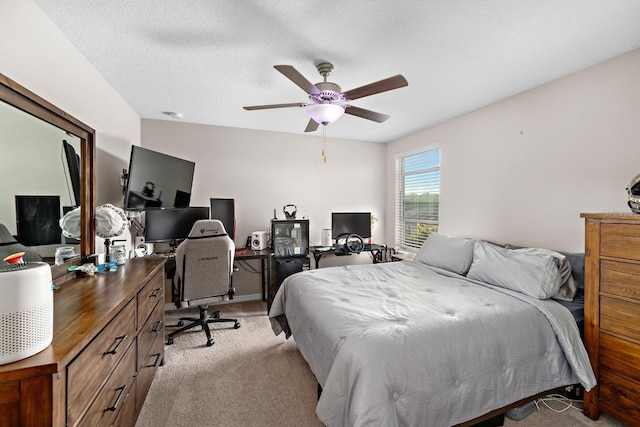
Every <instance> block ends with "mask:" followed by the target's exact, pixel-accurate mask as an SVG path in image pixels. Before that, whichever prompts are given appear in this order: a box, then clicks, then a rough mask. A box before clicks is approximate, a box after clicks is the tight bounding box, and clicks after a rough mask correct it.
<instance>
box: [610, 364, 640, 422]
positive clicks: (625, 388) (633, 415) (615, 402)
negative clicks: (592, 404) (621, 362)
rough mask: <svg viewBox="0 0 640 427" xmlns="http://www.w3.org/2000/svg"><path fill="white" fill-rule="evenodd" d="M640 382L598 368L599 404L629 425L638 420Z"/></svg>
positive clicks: (639, 411)
mask: <svg viewBox="0 0 640 427" xmlns="http://www.w3.org/2000/svg"><path fill="white" fill-rule="evenodd" d="M638 396H640V383H637V382H635V381H632V380H630V379H628V378H624V377H623V376H620V375H618V374H616V373H614V372H611V371H609V370H608V369H601V370H600V404H601V407H602V410H603V411H605V412H608V413H610V414H611V415H613V416H614V417H616V418H618V419H620V421H623V422H625V423H629V424H630V425H637V421H638V420H640V405H638Z"/></svg>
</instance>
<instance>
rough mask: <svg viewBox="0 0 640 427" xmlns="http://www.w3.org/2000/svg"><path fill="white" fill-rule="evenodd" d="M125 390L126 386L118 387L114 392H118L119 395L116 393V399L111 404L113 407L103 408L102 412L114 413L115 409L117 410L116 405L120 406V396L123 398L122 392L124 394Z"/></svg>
mask: <svg viewBox="0 0 640 427" xmlns="http://www.w3.org/2000/svg"><path fill="white" fill-rule="evenodd" d="M126 389H127V386H126V384H125V385H123V386H121V387H118V388H117V389H116V391H120V393H118V397H116V401H115V402H113V406H109V407H108V408H104V412H107V411H115V410H116V409H118V405H119V404H120V399H122V396H124V392H125V390H126Z"/></svg>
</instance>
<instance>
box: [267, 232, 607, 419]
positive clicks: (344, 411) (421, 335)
mask: <svg viewBox="0 0 640 427" xmlns="http://www.w3.org/2000/svg"><path fill="white" fill-rule="evenodd" d="M435 236H437V237H435ZM545 251H546V250H540V249H528V248H523V249H518V250H516V249H507V248H503V247H499V246H496V245H492V244H490V243H488V242H483V241H474V240H471V239H464V238H458V237H450V236H438V235H433V236H431V237H429V239H428V240H427V241H426V242H425V244H424V245H423V247H422V249H421V250H420V252H419V253H418V255H417V256H416V258H415V261H402V262H392V263H381V264H371V265H352V266H342V267H329V268H322V269H316V270H310V271H305V272H301V273H297V274H295V275H293V276H290V277H288V278H287V279H285V281H284V282H283V283H282V285H281V286H280V288H279V289H278V292H277V293H276V295H275V298H274V301H273V304H272V306H271V310H270V312H269V318H270V321H271V326H272V329H273V331H274V333H276V334H280V333H284V334H286V336H287V338H288V337H290V336H293V337H294V339H295V342H296V345H297V347H298V349H299V351H300V353H301V354H302V356H303V357H304V358H305V360H306V361H307V363H308V364H309V366H310V368H311V370H312V372H313V373H314V375H315V377H316V379H317V381H318V384H319V386H320V387H321V389H322V394H321V395H320V396H319V400H318V404H317V407H316V413H317V415H318V417H319V419H320V420H321V421H322V422H323V423H324V424H325V425H326V426H328V427H332V426H385V427H387V426H450V425H457V424H461V423H465V422H468V421H469V420H474V419H478V418H479V417H481V416H483V415H485V414H488V413H492V412H496V411H497V410H499V409H500V408H505V407H507V406H508V405H511V404H513V403H514V402H520V401H523V399H527V398H529V397H531V396H536V395H540V394H541V393H544V392H546V391H549V390H556V389H558V388H560V387H562V386H566V385H571V384H581V385H582V386H583V387H584V388H585V389H586V390H589V389H591V388H592V387H593V386H594V385H595V377H594V375H593V372H592V370H591V366H590V364H589V358H588V355H587V353H586V351H585V348H584V345H583V344H582V340H581V337H580V331H579V329H578V326H577V323H576V320H575V318H574V316H573V315H572V312H571V311H570V310H569V309H567V308H566V307H565V306H563V305H562V304H560V303H558V300H564V301H563V302H564V303H565V304H566V303H572V302H573V301H572V300H573V299H574V297H575V294H576V293H577V292H578V291H579V289H578V286H577V285H576V283H575V281H573V275H572V274H571V270H570V268H569V276H571V278H572V281H573V284H572V285H571V286H572V290H570V291H569V293H568V296H567V291H566V288H567V286H568V280H567V274H566V273H567V271H566V263H568V262H569V261H568V260H567V259H566V258H564V259H561V258H560V257H561V256H562V255H561V254H558V253H555V252H551V251H548V252H545ZM563 263H564V272H561V270H562V268H561V266H562V265H563ZM563 292H564V294H563ZM560 294H563V295H562V296H561V295H560Z"/></svg>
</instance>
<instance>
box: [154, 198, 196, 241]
mask: <svg viewBox="0 0 640 427" xmlns="http://www.w3.org/2000/svg"><path fill="white" fill-rule="evenodd" d="M200 219H209V208H208V207H206V206H204V207H195V206H193V207H183V208H147V209H146V211H145V221H144V222H145V224H144V239H145V241H147V242H149V243H170V244H171V245H172V246H176V245H178V244H179V243H180V242H181V241H182V240H184V239H186V238H187V236H189V232H190V231H191V228H192V227H193V224H195V222H196V221H198V220H200Z"/></svg>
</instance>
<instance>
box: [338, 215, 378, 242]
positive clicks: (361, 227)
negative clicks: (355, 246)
mask: <svg viewBox="0 0 640 427" xmlns="http://www.w3.org/2000/svg"><path fill="white" fill-rule="evenodd" d="M345 234H357V235H359V236H360V237H363V238H365V239H366V238H369V237H371V212H333V213H332V214H331V236H332V237H333V238H334V239H337V238H338V237H339V236H341V235H345Z"/></svg>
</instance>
